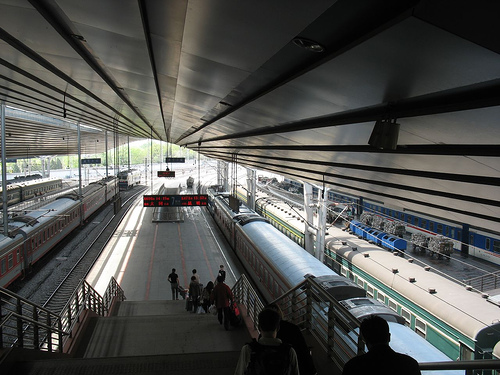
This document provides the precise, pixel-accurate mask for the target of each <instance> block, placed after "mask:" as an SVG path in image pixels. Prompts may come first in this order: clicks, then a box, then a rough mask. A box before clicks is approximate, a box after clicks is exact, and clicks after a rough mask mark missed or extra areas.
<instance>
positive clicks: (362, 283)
mask: <svg viewBox="0 0 500 375" xmlns="http://www.w3.org/2000/svg"><path fill="white" fill-rule="evenodd" d="M357 283H358V285H359V286H360V287H361V288H364V287H365V282H364V281H363V280H362V279H360V278H359V277H358V280H357Z"/></svg>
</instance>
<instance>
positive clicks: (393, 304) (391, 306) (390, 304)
mask: <svg viewBox="0 0 500 375" xmlns="http://www.w3.org/2000/svg"><path fill="white" fill-rule="evenodd" d="M389 307H390V308H391V309H392V310H394V311H396V312H398V305H397V303H396V302H394V301H393V300H391V299H390V300H389Z"/></svg>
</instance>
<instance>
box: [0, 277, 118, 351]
mask: <svg viewBox="0 0 500 375" xmlns="http://www.w3.org/2000/svg"><path fill="white" fill-rule="evenodd" d="M116 299H118V300H121V301H123V300H124V299H125V295H124V293H123V290H122V289H121V288H120V286H119V285H118V283H117V282H116V280H115V279H114V278H111V281H110V283H109V285H108V288H107V289H106V292H105V293H104V296H100V295H99V294H98V293H97V292H96V291H95V290H94V289H93V288H92V287H91V286H90V285H89V284H88V283H87V282H86V281H84V280H82V282H81V283H80V284H79V286H78V288H77V289H76V290H75V291H74V293H73V295H72V296H71V298H70V299H69V300H68V303H67V305H66V307H65V308H64V309H63V311H62V313H61V315H58V314H56V313H53V312H51V311H50V310H48V309H46V308H44V307H42V306H39V305H37V304H35V303H33V302H30V301H28V300H27V299H25V298H22V297H20V296H18V295H16V294H14V293H12V292H11V291H9V290H7V289H4V288H0V317H1V320H0V349H3V348H8V347H19V348H27V349H39V350H44V351H49V352H63V348H64V344H65V342H66V340H67V339H69V338H71V332H72V330H73V328H74V327H75V325H76V324H78V323H79V321H80V316H81V314H82V312H83V311H84V310H91V311H93V312H94V313H96V314H98V315H100V316H106V315H108V314H109V312H110V308H111V305H112V303H113V301H114V300H116Z"/></svg>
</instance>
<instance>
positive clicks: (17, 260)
mask: <svg viewBox="0 0 500 375" xmlns="http://www.w3.org/2000/svg"><path fill="white" fill-rule="evenodd" d="M20 254H21V253H20V251H19V249H17V250H16V263H19V260H20Z"/></svg>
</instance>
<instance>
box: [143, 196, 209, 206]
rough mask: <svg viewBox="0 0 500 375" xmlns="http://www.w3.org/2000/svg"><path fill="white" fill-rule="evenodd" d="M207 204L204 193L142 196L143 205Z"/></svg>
mask: <svg viewBox="0 0 500 375" xmlns="http://www.w3.org/2000/svg"><path fill="white" fill-rule="evenodd" d="M207 204H208V195H206V194H191V195H190V194H186V195H144V196H143V207H183V206H206V205H207Z"/></svg>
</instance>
